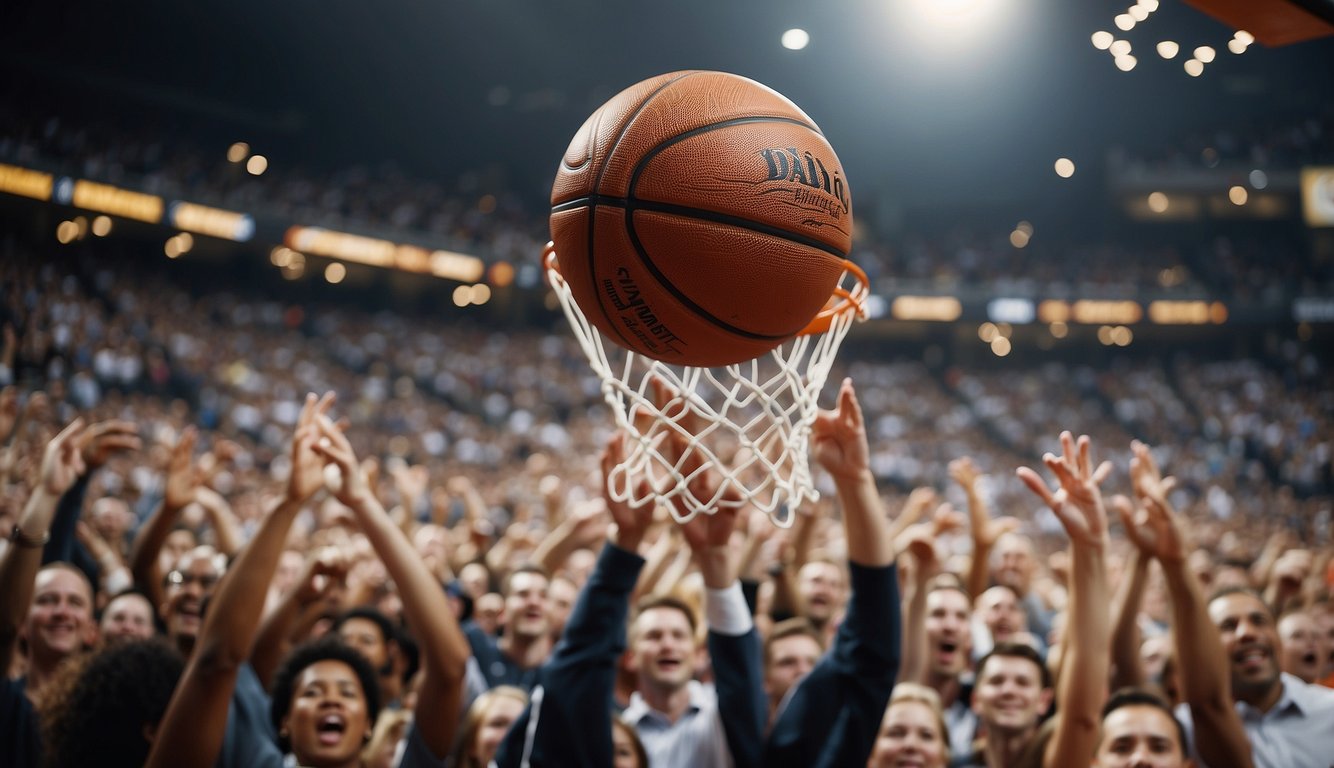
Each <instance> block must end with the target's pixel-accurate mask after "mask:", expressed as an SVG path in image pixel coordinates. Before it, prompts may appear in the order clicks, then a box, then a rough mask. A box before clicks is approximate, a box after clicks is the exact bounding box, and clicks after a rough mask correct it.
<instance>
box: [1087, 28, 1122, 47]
mask: <svg viewBox="0 0 1334 768" xmlns="http://www.w3.org/2000/svg"><path fill="white" fill-rule="evenodd" d="M1091 39H1092V40H1093V47H1094V48H1097V49H1098V50H1100V51H1105V50H1107V49H1108V48H1110V47H1111V46H1112V42H1113V41H1115V40H1116V38H1115V37H1113V36H1112V33H1111V32H1108V31H1106V30H1101V29H1100V30H1098V31H1097V32H1094V33H1093V37H1092V38H1091Z"/></svg>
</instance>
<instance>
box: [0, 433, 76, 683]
mask: <svg viewBox="0 0 1334 768" xmlns="http://www.w3.org/2000/svg"><path fill="white" fill-rule="evenodd" d="M82 432H83V420H82V419H75V420H74V421H73V422H71V423H70V425H69V426H67V427H65V429H63V430H61V432H60V434H58V435H56V436H55V437H54V438H52V440H51V442H49V443H47V444H46V450H45V452H44V453H43V454H42V466H41V470H40V474H39V476H38V482H37V486H36V487H35V488H33V489H32V494H31V495H30V496H29V497H28V503H27V504H26V505H25V506H24V507H23V516H22V517H20V518H19V524H18V529H17V534H18V536H17V539H16V540H15V541H14V542H13V543H11V544H10V546H9V548H8V549H7V550H5V554H4V557H3V559H0V595H4V596H5V599H4V603H3V605H4V607H3V608H0V663H4V664H5V665H6V667H8V665H9V662H10V659H11V657H12V656H13V654H14V646H15V644H16V643H17V641H18V632H19V627H20V626H22V624H23V620H24V618H25V617H26V616H27V615H28V607H29V605H30V604H31V603H32V593H33V589H34V587H35V583H34V582H35V580H36V578H37V569H38V568H39V567H40V566H41V562H42V544H43V543H45V541H46V538H47V537H48V536H49V535H50V532H51V521H52V520H53V519H54V518H55V514H56V504H57V502H59V501H60V497H61V496H62V495H63V494H64V493H65V491H67V490H69V488H70V486H72V485H74V481H75V480H76V479H77V478H78V476H79V474H80V473H81V472H83V457H82V456H81V455H80V454H79V447H78V441H79V437H80V435H81V434H82ZM6 533H8V531H6Z"/></svg>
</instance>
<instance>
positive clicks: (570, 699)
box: [496, 432, 653, 768]
mask: <svg viewBox="0 0 1334 768" xmlns="http://www.w3.org/2000/svg"><path fill="white" fill-rule="evenodd" d="M624 455H625V435H624V434H623V433H620V432H618V433H616V434H615V435H614V436H613V437H612V439H611V440H610V441H609V442H608V444H607V446H606V448H605V449H604V450H603V453H602V478H603V479H602V483H603V484H602V493H603V499H604V500H605V502H606V505H607V510H608V512H609V513H610V514H611V518H612V520H614V521H615V523H616V526H615V528H614V529H613V530H612V534H611V541H610V543H609V544H608V545H607V546H605V547H603V549H602V552H601V553H600V554H599V555H598V560H597V564H596V565H595V566H594V567H593V573H592V574H591V575H590V576H589V578H588V583H587V584H586V585H584V588H583V589H582V590H580V591H579V597H578V599H577V600H576V601H575V604H574V609H573V610H572V611H571V612H570V619H569V621H568V622H566V624H565V631H564V633H563V634H562V635H561V640H560V642H559V643H557V645H556V649H555V651H554V652H553V653H552V656H551V659H550V661H548V662H547V664H546V665H545V666H543V668H542V673H541V679H540V683H541V686H540V690H541V691H542V693H541V694H537V693H534V697H533V701H532V702H531V703H530V704H529V706H528V708H527V709H526V710H525V711H524V713H523V715H522V716H520V718H519V720H518V721H516V722H515V724H514V725H513V726H512V727H511V728H510V732H509V734H508V736H506V738H505V743H504V745H502V747H501V749H500V751H499V752H498V753H497V756H496V763H497V765H499V766H501V767H502V768H510V767H511V766H517V765H519V764H520V759H521V757H522V756H523V755H525V754H527V755H529V756H530V763H529V764H532V765H556V764H559V765H611V764H612V742H611V729H612V724H611V716H610V715H611V709H610V706H609V703H610V702H611V700H612V694H613V689H614V687H615V680H616V662H617V660H618V659H619V658H620V656H621V653H622V652H623V651H624V650H625V628H626V616H627V614H628V613H629V610H630V600H629V597H630V592H631V590H633V589H634V585H635V581H636V579H637V578H638V575H639V571H640V569H641V568H642V567H643V566H644V559H643V558H642V557H640V556H639V554H638V552H639V547H640V544H641V543H642V542H643V540H644V533H645V531H646V530H647V529H648V526H649V525H650V524H651V523H652V522H653V507H652V505H651V503H650V504H645V505H641V506H638V507H635V506H631V505H630V504H629V503H628V502H619V501H616V500H615V499H614V498H612V495H611V492H610V489H609V486H608V484H607V476H608V475H609V474H610V473H611V469H612V467H614V466H616V465H617V464H619V463H620V462H621V461H622V460H623V458H624ZM646 494H647V487H646V485H645V484H643V483H642V481H641V483H640V484H639V485H638V488H637V489H636V492H635V494H634V496H635V498H644V496H645V495H646Z"/></svg>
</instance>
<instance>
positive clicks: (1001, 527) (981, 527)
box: [949, 456, 1019, 595]
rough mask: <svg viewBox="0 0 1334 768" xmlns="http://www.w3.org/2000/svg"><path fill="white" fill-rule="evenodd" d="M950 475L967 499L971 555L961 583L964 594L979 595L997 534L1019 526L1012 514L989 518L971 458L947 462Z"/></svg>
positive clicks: (978, 473) (985, 583)
mask: <svg viewBox="0 0 1334 768" xmlns="http://www.w3.org/2000/svg"><path fill="white" fill-rule="evenodd" d="M949 470H950V477H952V478H954V482H956V483H958V484H959V487H960V488H962V489H963V493H964V496H965V497H966V498H967V500H968V527H969V530H970V531H971V532H972V536H973V556H972V557H971V558H970V560H969V563H968V575H967V578H966V579H965V586H966V587H967V588H968V594H970V595H980V594H982V593H983V592H985V591H986V589H987V585H988V583H989V581H990V578H991V576H990V562H989V561H990V560H991V550H992V548H993V547H995V546H996V542H997V541H998V540H999V539H1000V537H1001V536H1004V535H1005V534H1006V533H1008V532H1009V531H1013V530H1014V529H1016V528H1018V527H1019V521H1018V520H1016V519H1014V518H1013V517H1001V518H997V519H995V520H992V519H991V513H990V510H988V509H987V503H986V501H985V500H983V498H982V493H981V491H980V490H979V489H978V487H977V485H978V481H979V480H981V478H982V473H981V472H979V471H978V469H977V466H976V465H975V464H973V460H972V458H971V457H968V456H963V457H960V458H957V459H955V460H954V461H951V462H950V466H949Z"/></svg>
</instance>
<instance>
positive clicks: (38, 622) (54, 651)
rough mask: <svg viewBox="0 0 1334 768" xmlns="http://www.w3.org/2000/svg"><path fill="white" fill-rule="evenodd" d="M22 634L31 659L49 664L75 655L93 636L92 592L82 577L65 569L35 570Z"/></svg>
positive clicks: (95, 631) (94, 638)
mask: <svg viewBox="0 0 1334 768" xmlns="http://www.w3.org/2000/svg"><path fill="white" fill-rule="evenodd" d="M24 636H25V637H26V638H27V640H28V648H29V649H30V650H31V653H32V655H33V658H34V659H35V660H37V661H39V662H40V663H42V664H50V663H54V662H56V661H59V660H60V659H63V658H66V657H68V656H71V655H73V654H76V653H78V652H80V651H82V650H83V649H84V647H85V646H87V645H90V644H92V643H93V641H95V640H96V639H97V625H96V624H94V623H93V594H92V589H91V588H90V587H89V586H88V582H87V580H86V579H84V578H82V576H81V575H80V574H78V573H75V572H74V571H72V570H70V569H69V568H64V567H48V568H44V569H42V570H41V571H39V572H38V573H37V579H36V583H35V586H34V589H33V595H32V605H31V606H30V607H29V608H28V619H27V621H26V622H25V623H24Z"/></svg>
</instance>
